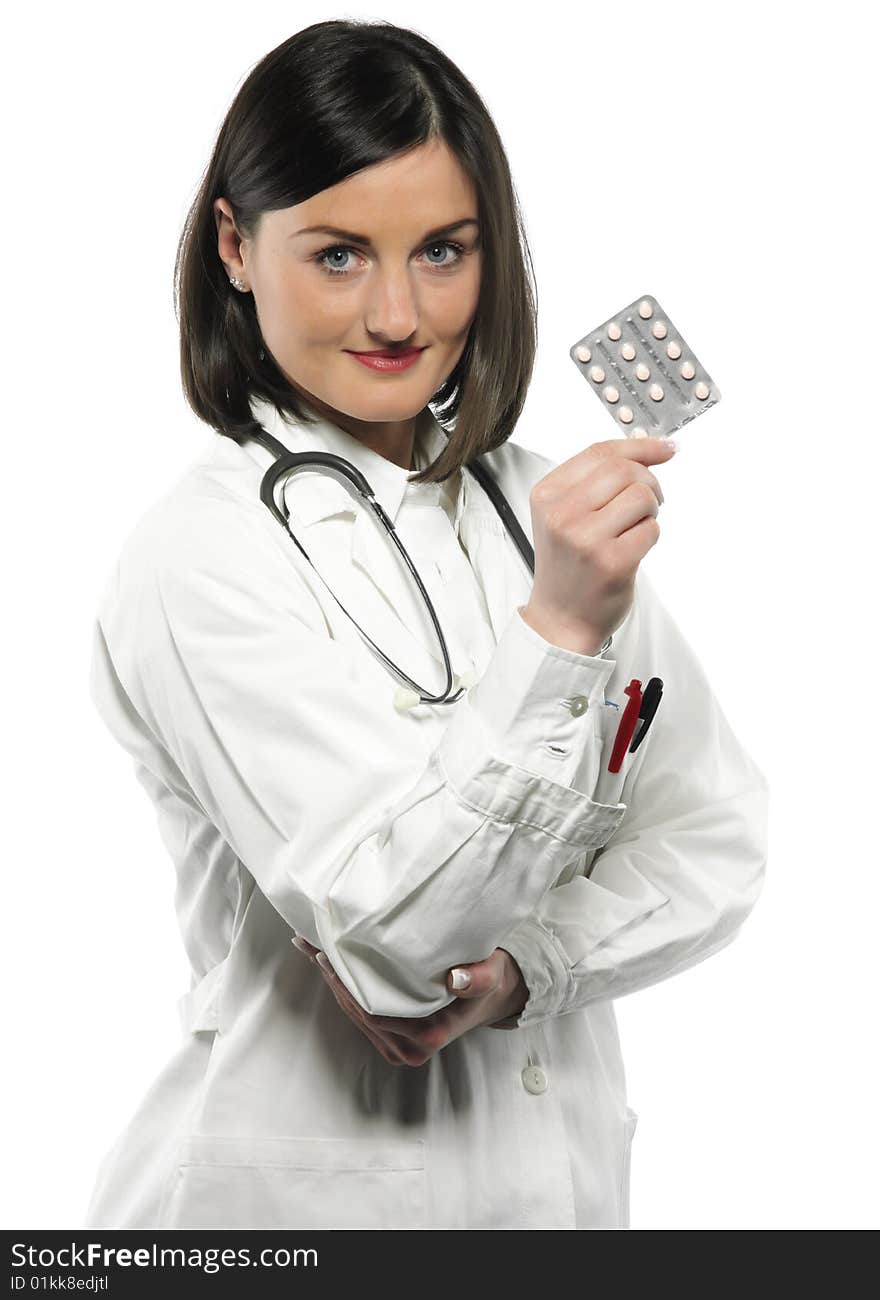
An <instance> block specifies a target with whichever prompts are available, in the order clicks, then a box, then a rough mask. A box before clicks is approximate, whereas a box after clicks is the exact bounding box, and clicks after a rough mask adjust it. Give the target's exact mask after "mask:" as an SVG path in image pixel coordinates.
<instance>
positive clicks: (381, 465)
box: [253, 399, 532, 689]
mask: <svg viewBox="0 0 880 1300" xmlns="http://www.w3.org/2000/svg"><path fill="white" fill-rule="evenodd" d="M253 405H254V414H255V415H256V417H257V418H258V419H259V420H260V422H261V423H262V424H263V425H264V427H265V428H267V429H268V430H269V431H270V432H274V434H275V436H276V437H278V438H279V439H280V440H281V441H282V442H283V443H284V444H285V445H286V446H288V447H289V448H290V450H292V451H304V450H323V451H331V452H334V453H335V454H337V455H341V456H344V457H345V458H346V459H347V460H350V461H351V462H352V463H353V464H354V465H355V466H356V467H357V468H358V469H360V470H361V471H362V473H363V474H364V475H365V476H366V478H367V480H368V482H369V483H370V486H371V487H372V488H373V491H374V493H375V495H376V499H377V500H378V501H379V502H380V504H381V505H382V507H383V509H384V510H385V511H386V513H387V514H388V515H389V517H390V518H391V519H392V521H395V520H396V518H397V514H398V511H399V507H400V502H401V501H402V499H403V495H404V492H405V489H406V481H407V478H408V477H409V474H408V471H405V470H403V469H402V468H401V467H400V466H396V465H393V464H391V462H389V461H387V460H385V459H384V457H381V456H379V454H378V453H377V452H374V451H371V449H370V448H368V447H365V446H364V444H362V443H360V442H359V441H358V440H357V439H356V438H354V437H352V436H351V435H350V434H347V433H345V432H344V431H343V430H340V429H338V428H337V427H336V426H335V425H331V424H329V423H328V422H324V421H322V422H321V423H320V424H318V425H317V426H307V425H302V424H298V423H297V424H294V423H292V422H291V421H289V420H288V419H282V418H281V417H280V416H278V413H277V412H276V411H275V408H274V407H271V406H267V405H266V404H265V403H262V402H258V401H257V400H256V399H254V401H253ZM423 438H424V441H423V447H424V449H425V451H426V453H427V456H428V457H429V459H430V460H433V459H434V458H435V457H436V456H437V455H438V454H439V453H440V451H441V450H442V448H443V446H444V445H445V443H446V434H445V432H444V431H443V429H442V428H441V426H440V425H439V423H438V422H437V420H436V418H435V417H434V416H433V415H431V419H430V421H429V422H427V427H426V428H425V430H424V433H423ZM501 487H502V490H504V488H505V485H504V484H503V483H502V484H501ZM284 500H285V504H286V505H287V508H288V511H289V512H290V524H291V527H292V528H293V529H294V531H295V532H296V535H297V536H298V537H299V540H300V541H301V542H302V544H303V546H304V547H305V550H306V551H307V552H308V554H309V556H310V558H311V559H312V562H313V564H314V566H315V568H316V570H317V572H318V573H319V574H320V575H321V577H322V578H323V579H324V581H325V582H326V583H327V585H328V586H329V588H330V590H331V591H332V592H333V594H334V596H335V597H336V599H337V601H338V602H339V603H340V604H341V606H342V607H343V608H344V609H345V610H347V611H348V613H349V614H350V615H351V616H352V617H353V618H354V619H355V621H356V622H357V623H358V624H359V625H360V626H361V627H362V628H363V630H364V632H365V633H366V634H367V635H368V636H369V637H370V638H371V639H372V640H373V641H374V642H375V643H376V645H377V646H378V647H379V649H380V650H382V651H383V652H384V653H385V654H386V655H388V657H389V658H391V659H392V660H393V661H394V662H395V663H396V664H397V665H399V667H401V668H402V669H403V670H404V671H405V672H407V673H408V674H409V675H410V677H412V678H413V679H414V680H416V681H417V682H418V683H419V684H420V685H421V686H422V687H424V688H425V689H431V688H437V689H441V688H442V686H443V683H444V674H443V657H442V654H441V650H440V645H439V640H438V637H437V633H436V631H435V629H434V626H433V623H432V622H431V618H430V615H429V613H428V611H427V608H426V607H425V603H424V600H423V599H422V597H421V594H420V592H419V589H418V586H417V584H416V582H415V579H414V578H413V577H412V575H411V573H410V572H409V569H408V568H407V565H406V562H405V560H404V559H403V557H402V556H401V555H400V553H399V551H398V550H397V548H396V547H395V545H394V543H393V541H392V540H391V538H390V537H389V536H388V535H387V533H386V532H385V530H384V528H383V527H382V525H381V524H380V523H379V521H378V520H377V519H376V517H375V515H374V514H373V512H372V510H371V509H370V508H369V507H368V506H367V505H366V504H365V503H363V502H362V501H361V500H360V498H359V497H358V496H357V493H356V492H355V491H354V489H349V488H348V487H347V486H346V485H345V484H344V483H342V482H340V481H339V480H338V479H336V478H335V477H334V476H333V475H331V474H326V473H317V472H315V473H313V472H311V471H308V470H306V471H303V472H300V473H297V474H294V475H291V476H290V477H289V478H288V479H287V482H286V484H285V487H284ZM511 504H512V506H513V508H514V510H516V512H517V515H518V517H519V519H520V522H521V524H522V525H523V527H524V528H526V530H528V521H527V520H524V518H523V510H522V508H520V503H518V502H517V501H515V500H513V501H512V502H511ZM526 513H527V512H526ZM456 525H457V528H458V531H459V536H460V538H461V541H462V544H463V546H464V548H465V550H466V552H467V555H468V558H469V560H470V563H471V565H472V567H473V569H474V572H475V574H476V575H477V579H478V581H479V583H480V585H481V587H482V590H483V593H484V596H485V600H486V606H487V610H488V614H489V619H490V622H491V626H492V632H493V635H494V637H495V640H496V642H497V641H498V640H499V639H500V637H501V634H502V632H503V630H504V628H505V626H506V624H507V622H508V621H509V619H510V615H511V613H512V611H513V609H514V608H515V607H516V606H517V605H520V604H523V603H524V602H525V601H526V600H527V599H528V595H529V592H530V590H531V585H532V578H531V574H530V573H529V572H528V570H527V569H526V566H525V565H524V563H523V561H522V558H521V556H520V554H519V551H518V550H517V548H516V546H515V544H514V543H513V541H512V539H511V538H510V536H509V535H508V533H507V530H506V529H505V527H504V525H503V523H502V522H501V519H500V517H499V515H498V513H497V511H496V510H495V507H494V505H493V504H492V502H491V500H490V499H489V497H488V496H487V494H486V493H485V492H484V491H483V489H482V487H481V486H480V485H479V483H478V482H477V480H476V479H475V478H474V476H473V475H472V474H471V473H470V472H469V471H468V470H464V471H463V472H462V479H461V485H460V491H459V495H458V500H457V505H456ZM405 544H406V543H405V541H404V545H405ZM420 562H421V561H420V560H418V559H416V558H415V557H413V563H414V565H415V567H416V570H417V571H418V572H419V573H420V576H421V577H422V580H423V581H424V580H425V574H424V573H423V572H422V571H421V570H420V569H419V564H420ZM428 562H429V561H428ZM438 618H440V612H439V611H438ZM441 626H442V618H441Z"/></svg>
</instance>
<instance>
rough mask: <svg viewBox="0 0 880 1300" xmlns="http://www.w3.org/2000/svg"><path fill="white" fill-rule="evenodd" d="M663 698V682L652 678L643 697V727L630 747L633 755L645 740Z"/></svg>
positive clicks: (657, 678)
mask: <svg viewBox="0 0 880 1300" xmlns="http://www.w3.org/2000/svg"><path fill="white" fill-rule="evenodd" d="M662 696H663V682H662V681H661V679H660V678H659V677H652V678H651V679H650V681H649V682H648V684H647V686H646V687H645V690H644V694H643V695H642V703H641V707H640V709H639V718H640V719H641V721H642V725H641V727H640V728H639V730H638V734H637V735H634V736H633V739H632V744H631V745H630V747H629V752H630V753H631V754H634V753H635V752H636V750H637V749H638V747H639V745H640V744H641V743H642V741H643V740H644V739H645V736H646V735H647V732H648V728H649V727H650V725H651V723H652V722H653V720H654V714H655V713H656V712H657V705H658V704H659V703H660V700H661V698H662Z"/></svg>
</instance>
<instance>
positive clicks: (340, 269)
mask: <svg viewBox="0 0 880 1300" xmlns="http://www.w3.org/2000/svg"><path fill="white" fill-rule="evenodd" d="M425 248H426V250H429V251H430V252H433V251H434V250H435V249H438V248H451V249H452V251H453V252H454V253H455V258H454V260H452V261H444V262H429V263H428V265H429V266H432V267H433V268H434V270H435V271H446V270H451V269H452V268H453V267H454V266H457V265H458V263H459V262H460V261H461V259H462V257H463V256H464V254H465V249H464V247H463V246H462V245H461V244H456V243H454V242H453V241H452V240H451V239H440V240H434V241H432V242H431V243H430V244H426V245H425ZM355 251H356V250H355V249H354V248H352V247H351V245H349V244H331V245H329V247H327V248H322V249H321V252H320V253H316V254H315V258H314V260H315V261H316V262H317V263H318V265H319V266H320V267H321V268H322V270H324V271H326V273H327V274H328V275H349V274H350V272H351V267H350V266H348V265H345V266H339V265H338V264H337V265H336V266H330V265H328V262H327V259H328V258H330V257H333V256H334V255H336V254H339V253H354V252H355Z"/></svg>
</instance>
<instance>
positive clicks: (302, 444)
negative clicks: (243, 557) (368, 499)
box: [250, 396, 462, 527]
mask: <svg viewBox="0 0 880 1300" xmlns="http://www.w3.org/2000/svg"><path fill="white" fill-rule="evenodd" d="M250 407H251V413H252V414H253V416H254V419H255V420H257V421H258V422H259V423H260V424H261V425H262V426H263V428H264V429H265V430H266V432H267V433H271V434H273V435H274V436H275V437H276V438H277V439H278V441H279V442H282V443H283V444H284V446H285V447H287V449H288V450H289V451H294V452H299V451H327V452H331V453H332V454H333V455H335V456H342V457H343V458H344V459H345V460H347V461H350V462H351V464H352V465H354V467H355V469H359V470H360V472H361V473H362V474H363V475H364V477H365V478H366V480H367V482H368V483H369V485H370V487H371V488H372V489H373V494H374V496H375V498H376V500H377V501H378V502H379V504H380V505H381V506H382V508H383V510H384V511H385V513H386V514H387V515H388V517H389V519H390V520H391V521H392V523H396V522H397V514H398V511H399V510H400V504H401V502H402V501H403V497H404V493H405V492H406V487H407V483H408V481H409V479H410V476H411V474H412V473H413V471H411V470H407V469H404V468H403V467H402V466H401V465H395V463H394V462H393V461H391V460H388V459H387V458H386V457H385V456H382V455H380V453H379V452H377V451H374V450H373V448H372V447H368V446H366V445H365V444H364V443H362V442H361V441H360V439H358V438H356V437H354V435H353V434H350V433H348V432H347V431H346V430H345V429H342V428H340V427H339V426H338V425H336V424H334V423H333V422H332V421H331V420H329V419H327V418H326V417H324V416H323V415H321V416H319V417H318V421H317V423H316V424H305V423H304V422H301V421H298V420H294V419H293V418H292V417H290V416H288V415H282V414H281V412H279V411H278V409H277V407H275V406H274V405H273V404H272V403H271V402H267V401H265V400H264V399H262V398H259V397H255V396H252V397H251V399H250ZM315 414H317V412H316V413H315ZM416 438H417V442H418V445H419V447H420V449H421V454H422V457H423V459H424V458H425V457H427V462H430V461H433V460H435V459H436V457H437V456H439V455H440V453H441V451H442V450H443V448H444V447H445V446H446V442H447V435H446V433H445V432H444V430H443V428H442V426H441V425H440V423H439V422H438V420H437V418H436V416H435V415H434V413H433V412H432V411H431V409H430V407H426V408H425V409H424V410H423V411H422V413H421V415H420V417H419V421H418V424H417V432H416ZM427 462H426V463H427ZM441 490H442V485H441V484H439V483H437V484H423V485H421V487H420V495H421V497H422V499H423V500H424V499H426V497H428V496H430V495H432V494H433V495H434V496H436V497H437V498H438V499H439V494H440V491H441ZM353 500H357V496H356V494H355V493H354V489H353V488H349V487H347V486H346V484H345V483H343V482H341V481H340V479H338V478H337V477H336V476H335V475H332V474H329V473H323V472H316V473H311V472H310V471H308V470H303V471H302V472H300V473H297V474H292V475H291V476H290V477H289V478H288V479H287V482H286V484H285V487H284V501H285V504H286V506H287V508H288V510H289V511H290V512H291V515H292V516H294V517H295V519H296V521H297V522H298V523H300V524H302V525H304V526H306V527H309V526H311V525H312V524H315V523H319V522H320V521H321V520H322V519H327V518H329V517H330V516H331V515H335V514H339V512H340V511H351V510H352V509H353V508H354V507H353V506H352V501H353ZM461 504H462V503H461V501H460V500H459V501H458V502H457V506H458V511H459V513H460V508H461ZM357 513H358V516H360V514H361V513H362V512H361V511H360V510H359V509H358V511H357Z"/></svg>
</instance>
